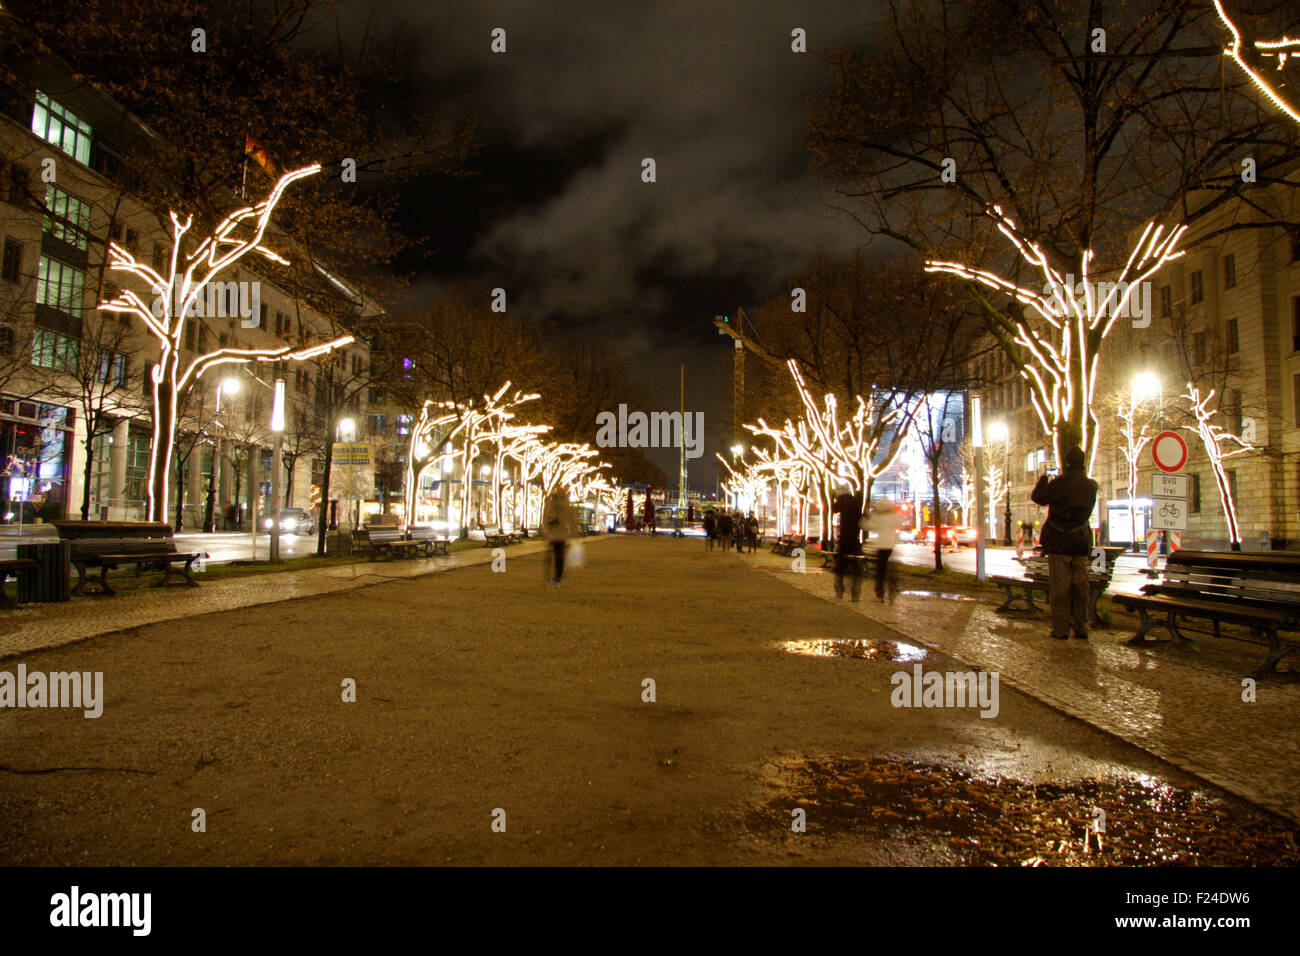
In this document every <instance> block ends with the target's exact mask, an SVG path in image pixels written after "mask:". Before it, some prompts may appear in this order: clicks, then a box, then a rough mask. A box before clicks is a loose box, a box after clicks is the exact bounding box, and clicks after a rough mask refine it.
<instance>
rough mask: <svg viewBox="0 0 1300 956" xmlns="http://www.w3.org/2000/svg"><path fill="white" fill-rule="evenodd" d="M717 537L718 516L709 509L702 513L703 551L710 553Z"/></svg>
mask: <svg viewBox="0 0 1300 956" xmlns="http://www.w3.org/2000/svg"><path fill="white" fill-rule="evenodd" d="M717 537H718V516H717V515H715V514H714V513H713V509H712V508H710V509H709V510H708V511H706V512H705V513H704V550H705V551H712V550H713V542H714V541H716V540H717Z"/></svg>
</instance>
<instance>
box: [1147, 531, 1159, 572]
mask: <svg viewBox="0 0 1300 956" xmlns="http://www.w3.org/2000/svg"><path fill="white" fill-rule="evenodd" d="M1159 553H1160V531H1159V529H1158V528H1152V529H1151V530H1150V531H1148V532H1147V567H1148V568H1151V569H1152V570H1155V566H1156V555H1157V554H1159Z"/></svg>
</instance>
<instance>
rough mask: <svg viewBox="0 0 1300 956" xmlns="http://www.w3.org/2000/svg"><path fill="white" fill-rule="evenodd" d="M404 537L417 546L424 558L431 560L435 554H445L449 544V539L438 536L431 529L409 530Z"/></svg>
mask: <svg viewBox="0 0 1300 956" xmlns="http://www.w3.org/2000/svg"><path fill="white" fill-rule="evenodd" d="M406 537H407V539H408V540H411V541H414V542H415V543H416V544H417V545H418V546H419V548H420V553H421V554H423V555H424V557H426V558H431V557H433V556H434V555H435V554H446V553H447V547H448V545H450V544H451V538H449V537H447V536H446V535H445V534H439V533H438V532H437V531H435V530H434V529H433V528H423V527H415V528H410V529H409V530H408V531H407V532H406Z"/></svg>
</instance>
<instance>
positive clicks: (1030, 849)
mask: <svg viewBox="0 0 1300 956" xmlns="http://www.w3.org/2000/svg"><path fill="white" fill-rule="evenodd" d="M788 780H789V784H788V787H787V792H786V793H785V794H784V795H783V796H782V797H779V798H776V799H774V800H771V801H770V802H769V803H768V804H767V805H766V806H764V807H763V808H762V809H760V810H758V811H756V817H757V819H758V820H760V821H762V825H763V826H764V828H766V827H777V826H780V827H781V828H783V829H785V830H788V829H789V828H790V816H791V810H792V809H793V808H795V807H803V808H804V809H805V810H806V812H807V828H808V830H807V832H808V835H809V836H813V837H821V838H823V839H829V838H836V837H838V838H844V837H852V836H855V835H857V836H864V835H873V836H875V837H877V838H878V839H885V840H889V841H905V842H909V843H916V842H917V840H918V838H919V839H922V840H923V841H924V848H925V850H924V851H923V852H928V853H929V854H930V855H941V854H942V855H955V856H956V857H957V859H958V860H959V861H960V862H961V863H963V864H966V865H975V866H1258V865H1273V866H1295V865H1298V864H1300V849H1297V845H1296V839H1297V834H1296V832H1295V827H1294V825H1293V824H1290V823H1288V822H1287V821H1284V820H1281V819H1279V818H1277V817H1273V816H1271V815H1270V814H1267V813H1265V812H1263V811H1261V810H1256V809H1255V808H1253V807H1250V806H1249V805H1247V804H1244V803H1241V802H1240V801H1229V800H1226V799H1224V798H1221V797H1218V796H1216V795H1214V794H1212V793H1209V792H1207V791H1205V790H1200V789H1193V788H1187V787H1176V786H1173V785H1171V784H1168V783H1164V782H1163V781H1160V780H1158V779H1155V778H1151V777H1145V776H1124V777H1119V778H1113V777H1112V778H1106V779H1095V780H1081V781H1079V780H1076V781H1072V782H1069V783H1050V782H1049V783H1029V782H1026V781H1022V780H1016V779H1012V778H1008V777H998V776H984V777H981V776H977V775H976V774H973V773H971V772H970V771H968V770H963V769H959V768H953V767H948V766H945V765H943V764H929V763H918V762H914V761H900V760H883V759H874V760H865V759H847V758H844V759H841V758H836V759H822V760H806V761H803V762H801V763H799V764H797V765H795V766H794V767H793V768H792V770H791V771H790V776H789V778H788ZM1097 809H1100V810H1101V811H1104V813H1105V818H1104V832H1097V830H1098V824H1099V822H1101V819H1100V815H1099V814H1097V813H1096V812H1095V811H1096V810H1097ZM774 832H775V831H774Z"/></svg>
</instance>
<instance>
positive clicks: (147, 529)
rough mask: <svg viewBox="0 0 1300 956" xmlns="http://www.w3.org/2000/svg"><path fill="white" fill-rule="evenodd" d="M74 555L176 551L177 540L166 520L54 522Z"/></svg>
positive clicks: (171, 552) (149, 553)
mask: <svg viewBox="0 0 1300 956" xmlns="http://www.w3.org/2000/svg"><path fill="white" fill-rule="evenodd" d="M53 524H54V526H55V527H56V528H58V530H59V539H60V540H62V541H67V542H69V543H70V544H71V548H70V549H69V550H70V551H71V552H72V557H73V558H74V559H77V558H84V557H91V556H94V555H97V554H139V555H142V556H144V555H151V554H175V553H176V540H175V538H174V537H173V535H172V527H171V525H169V524H167V523H166V522H165V521H71V520H67V521H64V520H59V521H55V522H53Z"/></svg>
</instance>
